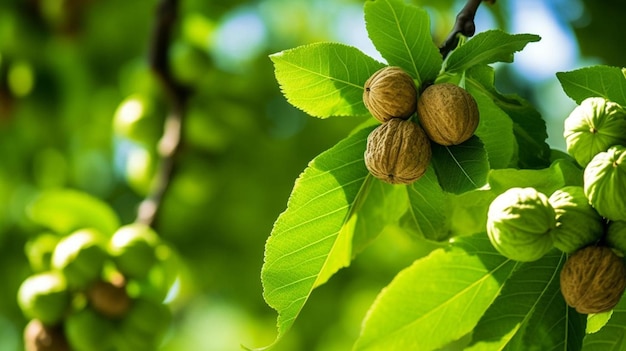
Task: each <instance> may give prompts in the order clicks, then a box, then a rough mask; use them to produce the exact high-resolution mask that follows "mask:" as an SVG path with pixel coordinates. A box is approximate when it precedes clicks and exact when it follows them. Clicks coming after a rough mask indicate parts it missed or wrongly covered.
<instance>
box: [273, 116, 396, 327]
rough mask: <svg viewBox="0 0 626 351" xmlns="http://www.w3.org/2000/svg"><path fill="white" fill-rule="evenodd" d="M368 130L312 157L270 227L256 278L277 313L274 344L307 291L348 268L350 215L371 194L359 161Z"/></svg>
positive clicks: (353, 213) (356, 213) (355, 212)
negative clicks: (262, 259)
mask: <svg viewBox="0 0 626 351" xmlns="http://www.w3.org/2000/svg"><path fill="white" fill-rule="evenodd" d="M371 130H372V128H371V127H370V128H366V129H363V130H361V131H359V132H356V133H354V134H352V135H350V136H348V137H347V138H345V139H344V140H342V141H341V142H339V143H338V144H336V145H335V146H334V147H332V148H331V149H329V150H327V151H326V152H324V153H322V154H321V155H319V156H318V157H316V158H315V159H313V161H311V163H310V164H309V166H308V167H307V169H306V170H305V171H304V172H303V173H302V174H301V175H300V177H299V178H298V180H297V181H296V184H295V186H294V188H293V191H292V194H291V197H290V198H289V202H288V204H287V209H286V210H285V212H283V213H282V214H281V215H280V216H279V217H278V219H277V220H276V223H275V224H274V228H273V230H272V233H271V236H270V238H269V239H268V241H267V244H266V247H265V263H264V265H263V268H262V270H261V280H262V283H263V288H264V292H263V295H264V297H265V300H266V302H267V303H268V305H270V306H271V307H273V308H274V309H276V311H278V323H277V324H278V337H277V339H276V340H279V339H280V338H281V337H282V336H283V335H284V334H285V332H287V330H289V329H290V328H291V326H292V325H293V323H294V320H295V319H296V317H297V316H298V314H299V313H300V310H301V309H302V307H303V306H304V304H305V303H306V301H307V299H308V297H309V295H310V294H311V292H312V290H313V289H314V288H316V287H317V286H319V285H321V284H323V283H325V282H326V281H327V280H328V279H329V278H330V277H331V276H332V275H333V274H334V273H336V272H337V270H339V269H341V268H342V267H346V266H348V265H349V264H350V260H351V258H352V254H353V252H352V248H351V247H352V240H353V233H354V230H355V228H356V226H355V224H358V221H355V220H354V218H355V217H354V216H358V210H359V208H360V207H361V206H362V204H364V203H366V198H367V194H368V193H370V191H374V190H372V189H370V187H371V185H372V184H375V182H373V181H371V176H370V175H369V173H368V171H367V169H366V168H365V163H364V162H363V153H364V151H365V144H366V139H367V136H368V134H369V133H370V131H371ZM383 191H384V190H383ZM362 229H363V230H378V227H376V228H372V229H369V228H367V227H365V228H362ZM363 236H364V237H369V238H371V237H373V235H368V234H363Z"/></svg>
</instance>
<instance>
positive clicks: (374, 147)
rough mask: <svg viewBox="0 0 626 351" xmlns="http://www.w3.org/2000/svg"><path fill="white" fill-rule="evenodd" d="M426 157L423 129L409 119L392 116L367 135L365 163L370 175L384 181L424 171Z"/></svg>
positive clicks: (403, 181) (404, 180) (405, 179)
mask: <svg viewBox="0 0 626 351" xmlns="http://www.w3.org/2000/svg"><path fill="white" fill-rule="evenodd" d="M430 158H431V149H430V141H429V140H428V137H427V136H426V133H424V131H423V130H422V128H421V127H420V126H419V125H417V124H416V123H413V122H411V121H408V120H407V121H405V120H402V119H399V118H392V119H390V120H389V121H388V122H387V123H384V124H382V125H380V126H378V127H377V128H376V129H374V130H373V131H372V132H371V133H370V135H369V136H368V137H367V148H366V150H365V165H366V166H367V169H368V170H369V171H370V173H371V174H372V175H373V176H375V177H376V178H379V179H381V180H383V181H385V182H387V183H391V184H410V183H412V182H414V181H416V180H417V179H419V178H420V177H421V176H422V175H423V174H424V173H425V172H426V169H427V168H428V164H429V163H430Z"/></svg>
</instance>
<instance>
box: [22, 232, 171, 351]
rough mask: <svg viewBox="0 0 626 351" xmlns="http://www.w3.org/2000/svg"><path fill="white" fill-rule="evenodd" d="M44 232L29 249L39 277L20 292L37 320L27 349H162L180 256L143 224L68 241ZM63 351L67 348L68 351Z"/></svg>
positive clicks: (29, 280) (28, 334)
mask: <svg viewBox="0 0 626 351" xmlns="http://www.w3.org/2000/svg"><path fill="white" fill-rule="evenodd" d="M54 235H55V234H51V233H46V234H42V235H40V236H38V237H37V238H35V239H33V240H31V241H30V242H29V243H28V244H27V245H26V253H27V257H28V259H29V261H30V263H31V268H32V269H33V270H34V271H35V273H34V274H33V275H31V276H30V277H28V278H27V279H26V280H24V282H23V283H22V285H21V286H20V288H19V290H18V294H17V295H18V296H17V300H18V304H19V306H20V308H21V310H22V311H23V313H24V315H25V316H26V317H27V318H29V319H30V320H31V323H29V326H27V328H26V329H25V333H24V337H25V345H27V351H34V350H44V349H45V348H41V347H40V346H38V345H40V343H38V342H36V340H39V339H41V338H42V337H47V338H52V339H62V340H53V341H54V342H55V343H57V344H59V345H67V347H66V348H65V349H67V350H73V351H100V350H101V351H106V350H111V351H114V350H120V351H122V350H133V351H139V350H146V351H149V350H156V349H157V348H158V345H159V344H160V342H161V339H162V337H163V335H164V334H165V332H166V330H167V328H168V326H169V323H170V319H171V313H170V310H169V308H168V307H167V305H166V304H164V303H163V301H164V300H165V298H166V296H167V293H168V292H169V290H170V288H171V285H172V283H173V280H174V278H175V277H174V275H175V272H174V271H175V269H172V268H173V263H174V256H173V252H172V250H171V249H170V248H169V247H168V246H167V245H166V244H165V243H163V242H162V241H161V240H160V238H159V236H158V235H157V233H156V232H154V231H153V230H152V229H151V228H150V227H148V226H146V225H143V224H138V223H135V224H130V225H126V226H122V227H120V228H119V229H118V230H117V231H116V232H115V233H114V234H113V235H112V236H111V237H107V236H105V235H103V234H101V233H100V232H98V231H97V230H95V229H92V228H83V229H80V230H77V231H75V232H72V233H70V234H69V235H66V236H57V237H56V238H55V237H54ZM62 349H63V348H62Z"/></svg>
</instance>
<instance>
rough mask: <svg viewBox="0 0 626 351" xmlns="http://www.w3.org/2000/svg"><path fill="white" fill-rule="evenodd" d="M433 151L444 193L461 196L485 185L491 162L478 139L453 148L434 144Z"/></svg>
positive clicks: (475, 138)
mask: <svg viewBox="0 0 626 351" xmlns="http://www.w3.org/2000/svg"><path fill="white" fill-rule="evenodd" d="M432 150H433V158H432V163H433V166H434V167H435V171H436V173H437V178H438V179H439V184H441V188H442V189H443V190H444V191H447V192H451V193H457V194H459V193H463V192H465V191H469V190H472V189H476V188H480V187H481V186H483V185H485V182H486V180H487V173H488V172H489V161H488V160H487V153H486V152H485V148H484V146H483V143H482V142H481V141H480V139H479V138H478V137H476V136H473V137H472V138H470V139H469V140H468V141H466V142H464V143H462V144H460V145H453V146H441V145H437V144H435V143H432Z"/></svg>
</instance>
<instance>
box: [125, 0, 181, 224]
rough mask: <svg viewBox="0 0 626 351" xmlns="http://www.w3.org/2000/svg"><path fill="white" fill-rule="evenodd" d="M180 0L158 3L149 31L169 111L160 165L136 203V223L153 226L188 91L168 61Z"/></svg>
mask: <svg viewBox="0 0 626 351" xmlns="http://www.w3.org/2000/svg"><path fill="white" fill-rule="evenodd" d="M178 3H179V0H161V1H160V2H159V4H158V6H157V11H156V22H155V25H154V28H153V32H152V41H151V47H150V52H149V62H150V67H151V68H152V71H153V73H154V74H155V75H156V76H157V77H158V78H159V79H160V81H161V85H162V86H163V88H164V90H165V92H166V93H167V95H168V96H169V99H170V112H169V114H168V116H167V118H166V119H165V126H164V131H163V136H162V137H161V139H160V140H159V144H158V153H159V161H160V162H159V168H158V169H157V173H156V175H155V179H154V183H153V185H152V189H151V190H150V193H149V194H148V196H147V197H146V198H145V199H144V200H143V201H142V202H141V204H140V205H139V209H138V213H137V219H136V222H140V223H145V224H148V225H150V226H154V222H155V219H156V217H157V214H158V212H159V209H160V207H161V202H162V201H163V197H164V195H165V193H166V192H167V189H168V188H169V184H170V180H171V179H172V177H173V175H174V173H175V170H176V169H175V159H176V155H177V154H178V152H179V150H180V144H181V134H182V126H183V117H184V116H185V112H186V109H187V100H188V97H189V94H190V90H189V88H188V87H187V86H184V85H182V84H180V83H179V82H178V81H176V79H175V78H174V76H173V74H172V70H171V68H170V65H169V62H168V53H169V48H170V44H171V36H172V32H173V30H174V24H175V23H176V19H177V17H178Z"/></svg>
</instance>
